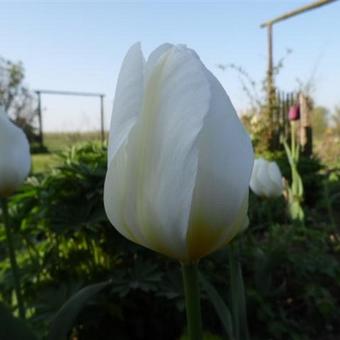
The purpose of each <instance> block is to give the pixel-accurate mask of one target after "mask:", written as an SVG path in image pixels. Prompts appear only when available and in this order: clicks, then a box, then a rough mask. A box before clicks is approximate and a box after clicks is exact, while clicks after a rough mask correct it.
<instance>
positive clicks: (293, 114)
mask: <svg viewBox="0 0 340 340" xmlns="http://www.w3.org/2000/svg"><path fill="white" fill-rule="evenodd" d="M288 119H289V120H291V121H294V120H299V119H300V105H299V104H295V105H293V106H291V107H290V109H289V112H288Z"/></svg>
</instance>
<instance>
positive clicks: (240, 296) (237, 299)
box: [228, 241, 249, 340]
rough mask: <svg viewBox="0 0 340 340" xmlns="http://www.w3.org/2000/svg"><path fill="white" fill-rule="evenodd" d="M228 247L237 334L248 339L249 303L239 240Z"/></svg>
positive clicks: (232, 303)
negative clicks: (240, 257) (247, 301)
mask: <svg viewBox="0 0 340 340" xmlns="http://www.w3.org/2000/svg"><path fill="white" fill-rule="evenodd" d="M228 248H229V249H228V254H229V266H230V290H231V305H232V316H233V320H234V330H235V335H236V339H237V340H248V339H249V332H248V322H247V305H246V296H245V289H244V282H243V275H242V268H241V263H240V259H239V256H240V255H239V244H238V242H237V241H236V242H235V241H234V242H233V243H231V244H229V246H228Z"/></svg>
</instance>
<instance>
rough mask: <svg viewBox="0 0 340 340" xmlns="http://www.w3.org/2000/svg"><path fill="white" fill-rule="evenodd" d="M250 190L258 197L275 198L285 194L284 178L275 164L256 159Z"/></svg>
mask: <svg viewBox="0 0 340 340" xmlns="http://www.w3.org/2000/svg"><path fill="white" fill-rule="evenodd" d="M250 188H251V190H252V191H253V192H254V193H255V194H256V195H257V196H261V197H266V198H274V197H278V196H280V195H282V193H283V178H282V175H281V171H280V169H279V167H278V165H277V164H276V163H275V162H270V161H267V160H265V159H263V158H258V159H255V162H254V168H253V172H252V175H251V180H250Z"/></svg>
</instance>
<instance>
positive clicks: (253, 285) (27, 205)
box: [0, 142, 340, 340]
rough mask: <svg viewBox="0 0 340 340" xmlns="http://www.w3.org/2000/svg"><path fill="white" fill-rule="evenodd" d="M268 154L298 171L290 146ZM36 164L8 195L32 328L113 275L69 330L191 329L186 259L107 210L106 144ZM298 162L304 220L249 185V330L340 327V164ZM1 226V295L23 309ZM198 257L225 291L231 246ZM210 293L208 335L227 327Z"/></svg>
mask: <svg viewBox="0 0 340 340" xmlns="http://www.w3.org/2000/svg"><path fill="white" fill-rule="evenodd" d="M44 157H45V159H44ZM266 157H267V158H272V159H275V160H277V161H278V163H279V164H280V167H281V169H282V171H283V174H284V175H285V176H286V177H287V178H289V166H288V164H287V161H286V159H285V156H284V155H283V154H282V153H275V154H272V153H267V154H266ZM45 161H46V162H45ZM39 162H40V164H39ZM33 169H34V173H33V174H32V176H31V177H30V178H29V180H28V182H27V184H26V185H25V187H24V188H22V190H21V191H20V193H18V194H17V195H15V196H13V197H12V199H11V201H10V213H11V216H12V228H13V230H14V232H15V243H16V249H17V251H18V259H19V266H20V272H21V277H22V281H23V288H24V289H23V290H24V299H25V303H26V308H27V309H28V314H29V325H30V326H31V328H32V329H33V331H34V332H35V333H36V334H37V335H39V337H40V338H41V339H44V338H46V334H47V331H48V328H49V325H50V323H51V320H52V319H53V317H54V316H55V313H56V312H57V310H58V309H59V308H60V307H61V306H62V305H63V303H64V302H65V301H66V300H67V299H68V298H69V297H70V296H72V295H73V294H74V293H75V292H76V291H78V290H79V289H80V288H81V287H83V286H86V285H88V284H91V283H96V282H99V281H103V280H107V279H111V280H112V283H111V284H110V285H109V286H108V287H107V288H105V289H104V290H103V291H102V292H101V293H99V294H98V295H97V296H96V298H94V299H92V300H90V301H89V303H87V304H86V306H85V308H84V309H83V310H82V311H81V313H80V314H79V315H78V317H77V319H76V320H75V324H74V327H73V329H72V331H71V333H70V334H69V339H71V338H72V339H81V340H83V339H84V340H90V339H91V340H92V339H94V338H98V339H107V338H112V339H113V338H114V339H122V340H124V339H150V338H152V339H165V340H166V339H169V340H170V339H179V338H180V337H182V338H183V339H184V338H185V313H184V301H183V291H182V281H181V273H180V268H179V265H178V263H176V262H175V261H172V260H169V259H167V258H165V257H163V256H161V255H158V254H155V253H153V252H152V251H149V250H147V249H144V248H142V247H140V246H138V245H135V244H133V243H131V242H129V241H127V240H126V239H124V238H123V237H121V236H120V235H119V234H118V233H117V232H116V231H115V229H114V228H113V227H112V226H111V225H110V223H109V222H108V221H107V218H106V216H105V212H104V208H103V200H102V195H103V183H104V176H105V172H106V150H105V148H103V147H102V146H101V145H100V144H99V143H96V142H92V143H86V144H80V145H77V146H74V147H72V148H70V149H68V150H67V151H64V152H60V153H59V154H58V155H56V154H55V153H54V154H53V155H52V156H50V155H49V154H47V155H46V156H38V157H37V156H34V166H33ZM300 172H301V174H302V177H303V181H304V185H305V191H306V193H307V196H306V199H305V211H306V216H307V222H306V226H305V227H301V226H300V227H297V226H294V225H293V224H292V223H290V221H289V220H288V218H287V214H286V211H285V209H286V202H285V200H284V198H283V197H282V198H278V199H276V200H262V199H260V198H258V197H256V196H254V195H252V194H251V197H250V210H249V217H250V221H251V224H250V226H249V228H248V230H247V231H246V232H245V233H244V235H242V236H241V237H240V238H239V242H240V247H241V252H240V254H241V255H240V260H241V262H242V266H243V271H244V281H245V284H246V295H247V305H248V321H249V328H250V333H251V337H252V339H259V340H263V339H320V340H321V339H322V340H327V339H329V340H330V339H338V338H339V336H340V326H339V323H338V320H339V317H340V301H339V299H340V265H339V264H340V261H339V251H340V235H339V222H340V214H339V211H340V210H339V208H340V195H339V192H340V171H339V169H338V168H332V169H331V168H329V167H327V166H325V164H322V163H321V162H320V161H319V160H318V159H316V158H312V159H303V161H302V162H301V163H300ZM4 238H5V236H4V232H3V228H0V300H1V301H3V302H5V303H6V304H7V305H8V306H10V307H11V309H12V310H13V312H14V313H15V312H16V310H15V306H16V301H15V300H14V298H13V278H12V275H11V271H10V267H9V261H8V258H7V252H6V245H5V242H4ZM200 269H201V272H202V273H203V275H204V276H205V277H206V278H207V279H208V280H209V282H211V283H212V284H213V286H214V287H215V288H216V289H217V291H218V292H219V293H220V294H221V296H222V297H223V299H224V300H225V301H227V303H228V302H229V287H228V282H229V280H228V273H229V271H228V260H227V250H226V249H222V250H221V251H219V252H217V253H215V254H213V255H211V256H209V257H207V258H205V259H203V260H202V261H201V264H200ZM202 300H203V301H202V303H203V320H204V328H205V330H206V338H207V339H222V338H223V339H227V337H226V335H225V333H224V330H223V327H222V324H221V323H220V321H219V318H218V316H217V314H216V312H215V310H214V308H213V306H212V304H211V302H210V300H209V298H208V296H207V295H206V293H205V292H203V297H202Z"/></svg>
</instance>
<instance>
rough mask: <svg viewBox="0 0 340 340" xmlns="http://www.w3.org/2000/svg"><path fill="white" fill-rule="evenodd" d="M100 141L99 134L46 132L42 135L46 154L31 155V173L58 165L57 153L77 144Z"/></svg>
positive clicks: (92, 132) (93, 132) (96, 132)
mask: <svg viewBox="0 0 340 340" xmlns="http://www.w3.org/2000/svg"><path fill="white" fill-rule="evenodd" d="M90 141H100V132H99V131H91V132H47V133H44V145H45V146H46V147H47V149H48V151H49V152H48V153H36V154H33V155H32V172H33V173H38V172H43V171H48V170H50V169H52V168H53V167H55V166H56V165H58V164H59V163H60V159H59V157H58V152H60V151H63V150H65V149H66V148H68V147H70V146H73V145H75V144H78V143H85V142H90Z"/></svg>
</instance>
